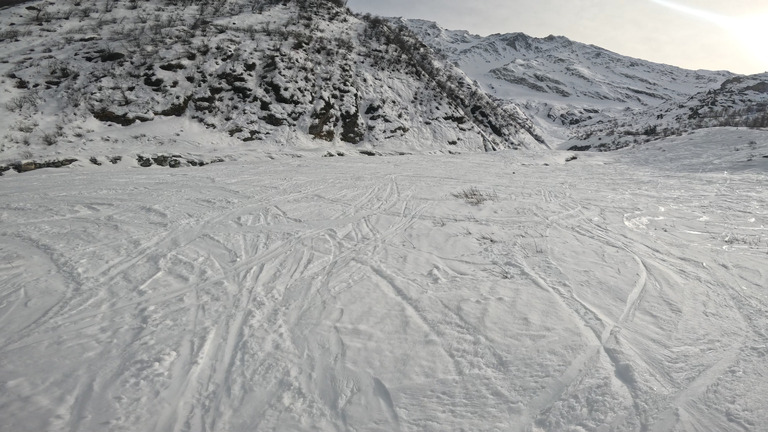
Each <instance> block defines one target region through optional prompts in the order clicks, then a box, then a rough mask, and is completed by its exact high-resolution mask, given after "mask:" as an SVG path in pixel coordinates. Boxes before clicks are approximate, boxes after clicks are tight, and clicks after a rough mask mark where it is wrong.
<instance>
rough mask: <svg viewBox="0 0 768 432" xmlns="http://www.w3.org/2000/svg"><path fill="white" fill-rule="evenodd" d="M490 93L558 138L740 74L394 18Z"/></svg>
mask: <svg viewBox="0 0 768 432" xmlns="http://www.w3.org/2000/svg"><path fill="white" fill-rule="evenodd" d="M394 21H395V22H398V23H401V24H403V25H405V26H407V27H408V28H409V29H411V30H412V31H413V32H414V33H416V34H417V35H418V36H419V37H420V38H421V39H422V40H423V41H424V42H425V43H426V44H427V45H429V46H430V47H432V48H433V49H434V50H436V51H437V52H439V53H441V54H442V55H443V56H444V57H445V58H446V59H447V60H448V61H450V62H452V63H454V64H456V65H457V66H458V67H459V68H461V69H462V70H463V71H464V72H465V73H466V74H467V75H468V76H469V77H470V78H472V79H473V80H475V81H476V82H477V83H478V84H479V85H480V86H481V87H482V88H483V89H484V90H485V91H486V92H488V93H489V94H490V95H493V96H494V97H496V98H499V99H501V100H502V101H505V102H509V103H514V104H516V105H518V106H520V107H521V108H522V109H523V110H524V111H525V112H526V113H527V114H529V115H530V116H531V117H532V118H534V119H536V120H537V125H538V126H540V127H541V128H543V129H544V130H546V131H547V132H548V138H550V140H551V141H555V142H556V141H559V140H562V139H565V138H569V137H570V136H571V132H572V130H574V129H579V128H581V127H583V126H584V125H589V124H596V123H598V122H605V121H607V120H610V119H614V118H623V117H626V115H627V114H628V113H633V112H637V111H642V110H645V109H648V108H651V107H656V106H658V105H661V104H663V103H677V102H682V101H685V100H688V99H689V98H690V97H691V96H693V95H694V94H697V93H699V92H706V91H709V90H712V89H716V88H718V87H719V86H720V85H721V84H722V83H723V81H725V80H727V79H730V78H733V77H734V74H732V73H730V72H725V71H704V70H700V71H692V70H686V69H681V68H678V67H674V66H669V65H664V64H658V63H653V62H649V61H645V60H640V59H635V58H630V57H626V56H622V55H619V54H616V53H613V52H611V51H608V50H605V49H602V48H600V47H597V46H594V45H586V44H583V43H579V42H574V41H571V40H569V39H567V38H565V37H562V36H549V37H546V38H535V37H530V36H527V35H525V34H523V33H510V34H494V35H490V36H487V37H482V36H477V35H473V34H470V33H469V32H466V31H456V30H446V29H444V28H442V27H440V26H439V25H438V24H436V23H434V22H430V21H423V20H403V19H395V20H394Z"/></svg>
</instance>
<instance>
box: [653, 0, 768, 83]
mask: <svg viewBox="0 0 768 432" xmlns="http://www.w3.org/2000/svg"><path fill="white" fill-rule="evenodd" d="M651 1H652V2H653V3H656V4H659V5H661V6H664V7H666V8H669V9H672V10H676V11H678V12H682V13H684V14H686V15H690V16H693V17H696V18H699V19H701V20H704V21H709V22H711V23H713V24H716V25H717V26H719V27H721V28H723V29H724V30H726V31H727V32H728V33H730V34H731V35H732V36H733V37H734V38H735V39H736V40H738V41H739V43H740V44H741V46H742V48H743V49H744V50H745V51H746V52H748V53H749V55H750V56H753V57H754V60H755V62H756V63H758V64H760V65H762V66H763V67H764V68H766V70H768V44H766V41H768V26H767V25H766V23H768V13H762V14H759V15H750V16H741V17H735V16H727V15H721V14H718V13H714V12H709V11H705V10H701V9H696V8H692V7H689V6H684V5H680V4H677V3H673V2H671V1H667V0H651Z"/></svg>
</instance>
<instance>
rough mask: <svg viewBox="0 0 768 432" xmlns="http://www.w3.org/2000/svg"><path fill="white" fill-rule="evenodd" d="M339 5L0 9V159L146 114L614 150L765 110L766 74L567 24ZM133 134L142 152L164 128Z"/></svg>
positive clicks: (254, 142) (217, 1)
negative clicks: (556, 31) (643, 48)
mask: <svg viewBox="0 0 768 432" xmlns="http://www.w3.org/2000/svg"><path fill="white" fill-rule="evenodd" d="M338 3H339V2H336V1H324V0H294V1H275V0H267V1H245V0H231V1H223V0H203V1H194V0H189V1H178V0H158V1H146V2H140V1H135V0H133V1H126V2H111V1H107V2H103V1H101V2H97V1H95V0H65V1H61V2H55V3H53V2H30V3H27V4H23V5H17V6H13V7H8V8H5V9H3V10H0V28H2V29H3V30H2V31H0V42H2V44H0V58H2V62H1V63H0V73H1V74H2V77H3V80H2V83H1V85H2V86H3V90H4V91H3V92H2V94H0V111H1V112H0V126H2V128H3V130H5V131H7V132H6V134H5V136H4V142H3V144H2V145H0V159H14V158H19V157H21V156H25V157H30V156H35V155H46V154H51V153H55V154H65V153H68V152H84V151H86V150H84V149H88V151H90V150H91V149H93V148H94V146H96V145H97V144H96V143H94V139H93V137H94V136H96V135H98V136H103V135H104V134H105V133H106V132H104V127H107V126H108V127H110V128H111V129H109V133H111V134H113V135H114V134H115V133H116V132H115V131H117V130H125V131H127V132H126V134H127V135H130V134H131V133H132V132H131V131H135V132H136V133H138V132H139V131H146V130H147V129H148V127H147V124H152V125H155V126H156V127H155V128H153V129H151V131H152V133H153V134H156V135H155V137H156V138H158V139H162V137H166V138H169V139H170V138H173V137H174V136H178V135H179V132H178V131H174V130H173V128H172V127H164V126H162V125H163V124H166V123H168V122H169V120H171V119H174V118H182V119H188V120H191V121H193V122H196V123H197V124H199V125H200V126H201V127H203V128H205V129H206V130H207V131H209V133H213V134H218V135H219V136H221V137H222V138H221V139H222V140H223V141H226V142H227V145H228V146H229V147H238V146H240V147H241V148H242V149H244V150H248V149H256V150H258V149H259V148H261V147H270V148H275V147H280V148H301V149H304V150H311V151H317V152H321V153H325V152H329V153H330V154H337V153H338V154H341V153H344V152H345V151H347V152H349V151H353V152H354V151H358V152H363V154H396V153H410V152H429V151H440V152H463V151H489V150H498V149H504V148H521V147H528V148H531V147H539V146H550V147H554V146H565V147H570V148H574V149H592V148H597V149H601V150H608V149H614V148H620V147H623V146H626V145H631V144H633V143H635V142H638V140H637V136H638V135H642V136H644V137H647V138H648V139H650V138H652V137H653V136H655V134H658V135H660V134H661V132H662V131H666V132H669V131H677V132H679V130H681V129H689V128H695V127H707V126H713V125H723V124H733V125H737V124H738V125H745V126H756V125H759V123H760V121H759V120H758V119H759V118H760V115H761V113H762V112H764V111H765V110H764V108H765V103H764V101H765V95H766V89H767V88H768V84H766V82H768V80H766V77H765V76H763V75H756V76H751V77H741V76H737V75H734V74H732V73H729V72H725V71H718V72H714V71H690V70H685V69H680V68H677V67H672V66H667V65H661V64H656V63H651V62H647V61H643V60H638V59H632V58H629V57H625V56H621V55H619V54H616V53H612V52H610V51H607V50H604V49H601V48H599V47H595V46H592V45H585V44H581V43H577V42H573V41H570V40H568V39H566V38H564V37H555V36H550V37H547V38H533V37H529V36H526V35H524V34H522V33H511V34H504V35H498V34H497V35H491V36H488V37H480V36H476V35H472V34H470V33H468V32H466V31H451V30H445V29H443V28H441V27H439V26H438V25H437V24H435V23H432V22H427V21H420V20H402V19H382V18H378V17H372V16H370V15H355V14H353V13H351V12H350V11H349V10H348V9H346V8H345V7H343V6H341V5H339V4H338ZM761 109H762V111H761ZM168 124H170V123H168ZM109 125H111V126H109ZM627 137H629V138H627ZM597 138H600V140H599V141H595V140H596V139H597ZM185 139H187V140H194V139H195V137H194V136H190V137H185ZM142 142H143V144H141V146H143V147H142V148H143V149H144V150H146V151H151V150H152V148H151V146H152V145H153V144H152V142H157V140H144V141H142ZM238 143H240V144H238ZM155 145H156V144H155ZM200 145H201V146H204V144H203V143H200Z"/></svg>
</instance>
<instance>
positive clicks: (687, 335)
mask: <svg viewBox="0 0 768 432" xmlns="http://www.w3.org/2000/svg"><path fill="white" fill-rule="evenodd" d="M750 142H755V143H756V144H754V145H751V144H749V143H750ZM755 154H761V155H766V154H768V142H766V140H765V136H764V134H762V133H760V132H755V131H745V130H735V129H724V130H712V131H704V132H698V133H696V134H694V135H688V136H684V137H679V138H674V139H668V140H667V141H663V142H660V143H659V144H652V145H648V146H645V147H641V148H637V149H634V150H631V151H623V152H616V153H610V154H583V155H582V154H580V155H578V158H577V159H574V160H571V161H569V162H565V160H566V159H572V158H567V156H568V154H560V153H552V154H549V153H547V154H532V153H529V152H524V151H519V152H498V153H493V154H475V155H462V156H447V155H445V156H441V155H432V156H426V155H421V156H401V157H379V158H338V157H337V158H317V159H313V160H309V159H293V160H282V161H257V160H252V161H250V162H248V163H244V162H237V163H234V162H225V163H218V164H214V165H207V166H205V167H202V168H196V169H180V170H169V169H167V168H158V167H152V168H138V167H135V166H130V165H129V164H126V163H118V164H116V165H114V166H108V167H107V166H101V167H98V166H95V165H91V164H88V163H86V164H83V165H79V166H78V165H77V164H74V166H70V167H69V168H61V169H57V170H50V169H44V170H37V171H33V172H31V173H26V174H23V175H17V174H13V173H11V174H10V175H7V176H6V177H4V178H3V179H2V182H0V188H2V191H3V192H2V193H1V194H0V419H2V420H0V430H2V431H14V432H17V431H42V430H46V431H104V430H109V431H158V432H159V431H163V432H167V431H227V432H234V431H254V430H263V431H274V430H277V431H339V430H357V431H397V430H400V431H446V430H472V431H491V430H505V431H509V430H511V431H530V430H534V431H606V430H615V431H650V430H654V431H673V430H685V431H703V430H718V431H744V430H754V431H758V430H762V429H763V428H764V426H765V425H766V424H768V412H766V410H765V407H766V406H767V405H768V396H767V395H768V381H766V379H765V377H766V376H768V362H767V361H766V359H768V335H766V328H768V291H766V287H768V265H766V264H767V263H768V231H767V228H766V226H768V195H766V193H765V182H766V169H767V168H768V158H763V157H755V156H754V155H755Z"/></svg>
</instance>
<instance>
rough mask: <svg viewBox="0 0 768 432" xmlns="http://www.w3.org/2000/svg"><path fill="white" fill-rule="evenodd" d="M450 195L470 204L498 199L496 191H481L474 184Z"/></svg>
mask: <svg viewBox="0 0 768 432" xmlns="http://www.w3.org/2000/svg"><path fill="white" fill-rule="evenodd" d="M452 195H453V196H454V197H456V198H460V199H463V200H464V201H466V202H467V204H470V205H480V204H482V203H484V202H486V201H496V200H497V199H498V195H496V192H483V191H481V190H480V189H478V188H476V187H475V186H472V187H469V188H467V189H464V190H462V191H460V192H454V193H453V194H452Z"/></svg>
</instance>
